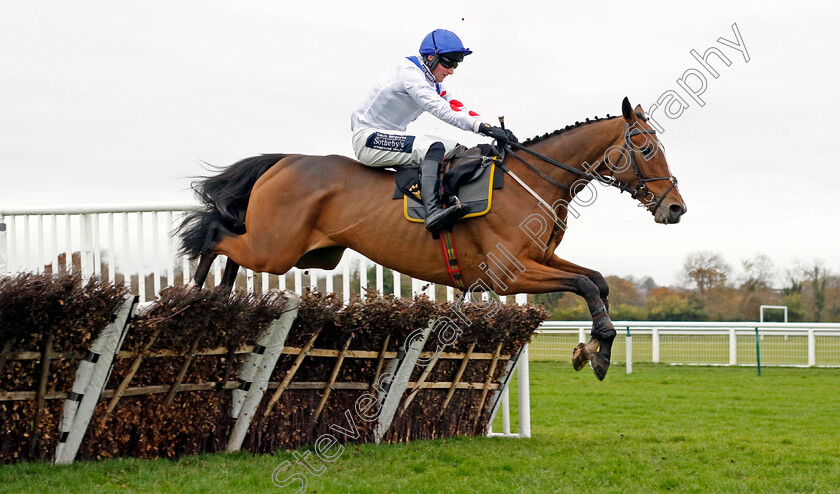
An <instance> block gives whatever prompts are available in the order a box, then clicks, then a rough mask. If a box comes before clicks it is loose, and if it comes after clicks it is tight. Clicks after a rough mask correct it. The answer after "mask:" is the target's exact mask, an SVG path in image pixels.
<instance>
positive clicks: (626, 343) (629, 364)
mask: <svg viewBox="0 0 840 494" xmlns="http://www.w3.org/2000/svg"><path fill="white" fill-rule="evenodd" d="M624 348H625V349H626V350H627V373H628V374H632V373H633V337H632V336H631V335H630V326H627V339H626V340H625V341H624Z"/></svg>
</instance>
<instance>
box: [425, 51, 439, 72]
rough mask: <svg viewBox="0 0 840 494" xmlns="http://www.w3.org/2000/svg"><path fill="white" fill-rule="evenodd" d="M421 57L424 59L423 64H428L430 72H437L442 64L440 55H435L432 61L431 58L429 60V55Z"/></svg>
mask: <svg viewBox="0 0 840 494" xmlns="http://www.w3.org/2000/svg"><path fill="white" fill-rule="evenodd" d="M420 56H421V57H422V58H423V63H424V64H426V67H428V68H429V70H430V71H433V70H435V68H436V67H437V66H438V64H439V63H440V55H438V54H437V53H435V54H434V55H433V56H432V58H431V60H430V59H429V58H427V55H420Z"/></svg>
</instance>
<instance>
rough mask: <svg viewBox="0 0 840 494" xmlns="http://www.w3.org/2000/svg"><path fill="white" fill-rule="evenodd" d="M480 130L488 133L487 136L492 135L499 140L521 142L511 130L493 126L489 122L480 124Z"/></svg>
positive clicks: (485, 133)
mask: <svg viewBox="0 0 840 494" xmlns="http://www.w3.org/2000/svg"><path fill="white" fill-rule="evenodd" d="M478 132H479V133H480V134H483V135H486V136H487V137H492V138H493V139H496V140H497V141H499V142H519V139H517V138H516V136H515V135H513V132H511V131H510V130H507V129H503V128H501V127H493V126H492V125H490V124H488V123H483V124H481V125H479V126H478Z"/></svg>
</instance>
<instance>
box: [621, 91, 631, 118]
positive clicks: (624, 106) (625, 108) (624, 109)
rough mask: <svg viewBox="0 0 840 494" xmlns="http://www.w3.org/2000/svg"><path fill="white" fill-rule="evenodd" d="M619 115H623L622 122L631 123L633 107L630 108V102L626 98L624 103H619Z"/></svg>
mask: <svg viewBox="0 0 840 494" xmlns="http://www.w3.org/2000/svg"><path fill="white" fill-rule="evenodd" d="M621 114H622V115H624V120H627V121H628V122H632V121H633V107H632V106H630V100H629V99H627V96H625V97H624V101H622V102H621Z"/></svg>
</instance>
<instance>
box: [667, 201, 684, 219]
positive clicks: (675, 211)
mask: <svg viewBox="0 0 840 494" xmlns="http://www.w3.org/2000/svg"><path fill="white" fill-rule="evenodd" d="M668 210H669V212H670V213H671V217H677V218H679V217H680V216H682V215H683V213H685V209H683V207H682V206H680V205H679V204H671V206H670V207H669V208H668Z"/></svg>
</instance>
